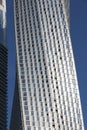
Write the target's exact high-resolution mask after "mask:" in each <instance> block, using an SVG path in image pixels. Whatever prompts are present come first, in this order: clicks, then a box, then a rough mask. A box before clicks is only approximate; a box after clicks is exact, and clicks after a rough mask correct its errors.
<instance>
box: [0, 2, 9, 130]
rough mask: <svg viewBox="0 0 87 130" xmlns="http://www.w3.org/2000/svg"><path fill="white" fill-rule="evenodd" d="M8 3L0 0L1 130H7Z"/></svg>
mask: <svg viewBox="0 0 87 130" xmlns="http://www.w3.org/2000/svg"><path fill="white" fill-rule="evenodd" d="M7 53H8V52H7V46H6V3H5V0H0V130H7Z"/></svg>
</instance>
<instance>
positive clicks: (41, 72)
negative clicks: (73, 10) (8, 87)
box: [10, 0, 84, 130]
mask: <svg viewBox="0 0 87 130" xmlns="http://www.w3.org/2000/svg"><path fill="white" fill-rule="evenodd" d="M14 20H15V21H14V23H15V38H16V54H17V76H16V85H15V86H16V87H15V94H14V102H13V109H12V118H11V126H10V130H84V125H83V117H82V110H81V103H80V95H79V90H78V82H77V76H76V69H75V63H74V57H73V50H72V44H71V39H70V32H69V0H14Z"/></svg>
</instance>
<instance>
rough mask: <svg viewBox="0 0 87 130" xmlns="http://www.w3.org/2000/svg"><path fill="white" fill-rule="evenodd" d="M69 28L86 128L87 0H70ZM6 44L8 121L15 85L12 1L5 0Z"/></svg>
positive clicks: (86, 127) (86, 126)
mask: <svg viewBox="0 0 87 130" xmlns="http://www.w3.org/2000/svg"><path fill="white" fill-rule="evenodd" d="M70 25H71V26H70V28H71V29H70V30H71V39H72V45H73V51H74V56H75V63H76V69H77V75H78V82H79V90H80V96H81V103H82V109H83V116H84V123H85V129H87V57H86V56H87V0H71V9H70ZM7 44H8V53H9V54H8V56H9V57H8V72H9V73H8V99H9V102H8V122H10V115H11V107H12V99H13V92H14V86H15V66H16V65H15V61H16V56H15V55H16V54H15V38H14V20H13V3H12V0H7Z"/></svg>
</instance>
